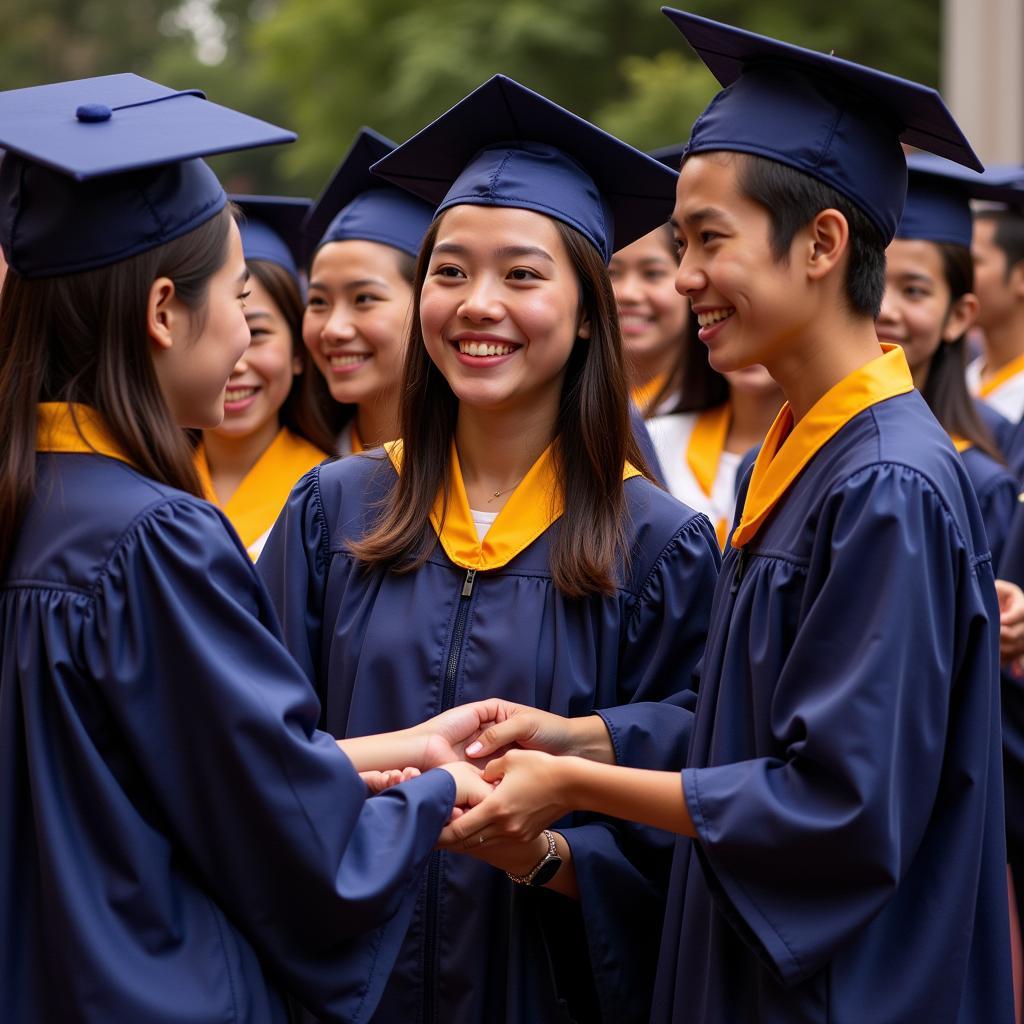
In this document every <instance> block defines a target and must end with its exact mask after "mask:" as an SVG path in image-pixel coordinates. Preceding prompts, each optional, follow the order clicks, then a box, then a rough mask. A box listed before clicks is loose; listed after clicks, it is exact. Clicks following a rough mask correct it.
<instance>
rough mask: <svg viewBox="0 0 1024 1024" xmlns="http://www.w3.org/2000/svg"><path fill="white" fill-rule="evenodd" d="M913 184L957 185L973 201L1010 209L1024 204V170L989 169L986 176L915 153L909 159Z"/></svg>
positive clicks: (1004, 167) (933, 157) (951, 163)
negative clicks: (930, 181) (925, 181)
mask: <svg viewBox="0 0 1024 1024" xmlns="http://www.w3.org/2000/svg"><path fill="white" fill-rule="evenodd" d="M907 169H908V170H909V172H910V177H911V181H913V180H914V178H915V177H923V178H926V179H934V180H936V181H941V182H945V183H953V184H955V185H956V186H958V187H960V188H961V189H962V190H963V192H964V194H965V195H966V196H967V197H968V198H969V199H984V200H985V201H987V202H990V203H1006V204H1007V205H1008V206H1020V205H1022V204H1024V167H1016V166H1002V167H989V168H987V169H986V170H985V172H984V173H982V174H978V173H976V172H975V171H971V170H967V169H966V168H964V167H962V166H960V164H955V163H953V162H951V161H949V160H944V159H943V158H942V157H937V156H932V155H930V154H928V153H913V154H911V155H910V156H908V157H907Z"/></svg>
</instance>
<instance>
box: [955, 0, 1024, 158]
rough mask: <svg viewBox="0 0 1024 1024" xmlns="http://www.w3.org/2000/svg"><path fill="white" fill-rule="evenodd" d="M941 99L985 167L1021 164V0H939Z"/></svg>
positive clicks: (1023, 11) (1023, 134)
mask: <svg viewBox="0 0 1024 1024" xmlns="http://www.w3.org/2000/svg"><path fill="white" fill-rule="evenodd" d="M942 95H943V97H944V98H945V100H946V103H947V104H948V105H949V108H950V109H951V110H952V111H953V114H954V116H955V117H956V118H957V120H958V121H959V122H960V125H961V127H962V128H963V130H964V133H965V134H966V135H967V138H968V139H970V141H971V144H972V145H973V146H974V148H975V150H976V151H977V153H978V155H979V156H980V157H981V159H982V160H983V161H984V162H985V163H986V164H988V163H993V164H995V163H1024V0H942Z"/></svg>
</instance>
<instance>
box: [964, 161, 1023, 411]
mask: <svg viewBox="0 0 1024 1024" xmlns="http://www.w3.org/2000/svg"><path fill="white" fill-rule="evenodd" d="M988 173H989V175H990V176H991V175H992V174H993V173H996V174H997V179H998V180H997V184H1002V185H1012V184H1013V183H1015V182H1016V183H1017V184H1018V185H1019V186H1020V188H1019V198H1018V199H1016V200H1015V198H1014V193H1013V191H1011V190H1010V189H1004V190H1003V192H1004V194H1003V195H1001V196H998V195H997V196H992V197H988V198H990V199H991V200H993V201H994V202H995V203H997V204H998V205H993V206H989V207H986V208H983V209H980V210H979V211H978V212H977V214H976V215H975V219H974V233H973V243H972V254H973V256H974V275H975V290H976V293H977V296H978V303H979V305H978V319H977V324H978V326H979V327H980V328H981V330H982V332H983V335H982V336H983V344H984V350H983V352H982V354H981V355H980V356H979V357H978V358H977V359H975V360H974V361H973V362H972V363H970V365H969V366H968V368H967V383H968V386H969V387H970V389H971V392H972V394H975V395H977V396H978V397H980V398H983V399H985V401H987V402H988V403H989V404H990V405H991V406H992V407H993V408H994V409H996V410H997V411H998V412H1000V413H1001V414H1002V415H1003V416H1005V417H1006V418H1007V419H1008V420H1010V421H1011V422H1012V423H1018V422H1019V421H1020V420H1021V418H1022V415H1024V169H1021V168H1003V169H1000V170H999V171H998V172H992V171H990V172H988Z"/></svg>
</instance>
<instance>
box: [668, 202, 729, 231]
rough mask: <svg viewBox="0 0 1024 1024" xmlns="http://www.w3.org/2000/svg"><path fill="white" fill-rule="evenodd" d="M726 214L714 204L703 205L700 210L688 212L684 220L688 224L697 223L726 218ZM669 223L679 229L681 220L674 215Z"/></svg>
mask: <svg viewBox="0 0 1024 1024" xmlns="http://www.w3.org/2000/svg"><path fill="white" fill-rule="evenodd" d="M724 219H725V214H724V213H723V212H722V211H721V210H716V209H715V207H713V206H702V207H701V208H700V209H699V210H692V211H691V212H690V213H688V214H687V215H686V216H685V217H684V218H683V220H684V221H685V222H686V223H687V224H696V223H698V222H699V221H702V220H724ZM669 224H671V225H672V227H674V228H676V229H677V230H678V228H679V221H678V220H676V218H675V217H673V218H672V219H671V220H670V221H669Z"/></svg>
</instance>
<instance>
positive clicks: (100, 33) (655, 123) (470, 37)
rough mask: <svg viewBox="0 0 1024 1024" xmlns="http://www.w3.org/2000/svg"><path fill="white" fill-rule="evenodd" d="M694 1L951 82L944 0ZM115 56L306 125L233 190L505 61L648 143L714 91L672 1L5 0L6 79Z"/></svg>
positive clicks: (328, 151) (386, 124)
mask: <svg viewBox="0 0 1024 1024" xmlns="http://www.w3.org/2000/svg"><path fill="white" fill-rule="evenodd" d="M680 6H684V7H686V9H687V10H692V11H694V12H695V13H699V14H705V15H707V16H709V17H713V18H717V19H720V20H722V21H727V22H730V23H732V24H736V25H742V26H744V27H746V28H749V29H752V30H753V31H757V32H764V33H767V34H770V35H775V36H778V37H780V38H783V39H787V40H790V41H792V42H795V43H799V44H801V45H804V46H809V47H812V48H814V49H818V50H823V51H826V52H827V51H829V50H835V52H836V53H837V54H838V55H839V56H842V57H847V58H849V59H851V60H858V61H862V62H865V63H869V64H872V65H874V66H876V67H880V68H883V69H885V70H887V71H891V72H893V73H896V74H902V75H907V76H909V77H912V78H916V79H918V80H920V81H924V82H927V83H929V84H936V83H937V79H938V67H939V30H940V17H939V13H940V12H939V6H940V4H939V0H901V2H900V3H893V2H892V0H852V2H851V3H849V4H845V5H839V4H823V3H821V0H689V2H688V3H686V4H683V3H680ZM211 25H212V26H213V28H212V29H211ZM218 48H219V52H218ZM211 61H214V62H213V63H211ZM114 71H136V72H137V73H139V74H143V75H146V76H148V77H152V78H156V79H157V80H159V81H162V82H166V83H167V84H169V85H172V86H176V87H199V88H202V89H205V90H206V92H207V94H208V95H209V96H210V98H211V99H214V100H218V101H220V102H223V103H226V104H228V105H231V106H237V107H239V108H240V109H243V110H246V111H248V112H250V113H252V114H255V115H256V116H260V117H264V118H267V119H268V120H271V121H275V122H276V123H279V124H284V125H287V126H288V127H291V128H294V129H295V130H296V131H298V132H299V135H300V140H299V142H298V143H297V144H296V145H294V146H286V147H281V148H277V149H274V150H268V151H265V152H259V153H250V154H239V155H235V156H229V157H223V158H219V159H218V160H217V161H215V164H216V166H217V168H218V170H219V171H220V173H221V174H222V175H224V176H225V177H226V178H227V180H228V183H229V186H231V187H234V188H236V189H237V190H261V189H262V190H271V189H278V190H282V191H285V192H290V193H293V194H298V193H307V194H315V193H316V192H317V191H319V189H320V187H321V186H322V184H323V182H324V181H325V179H326V177H327V175H328V174H329V173H330V171H331V170H332V168H333V167H334V166H335V164H336V163H337V161H338V159H339V158H340V156H341V155H342V154H343V152H344V150H345V148H346V147H347V145H348V143H349V142H350V140H351V138H352V135H353V134H354V132H355V131H356V129H357V128H358V127H359V126H360V125H362V124H369V125H372V126H373V127H375V128H377V129H378V130H379V131H382V132H384V133H385V134H388V135H391V136H392V137H394V138H397V139H404V138H406V137H408V135H410V134H411V133H413V132H415V131H416V130H417V129H419V128H421V127H422V126H423V125H424V124H426V123H428V122H429V121H430V120H432V119H433V118H434V117H436V116H437V115H439V114H440V113H442V112H443V111H444V110H446V109H447V108H448V107H449V106H450V105H451V104H452V103H454V102H455V101H457V100H458V99H459V98H460V97H461V96H463V95H464V94H465V93H467V92H469V91H470V90H471V89H473V88H474V87H475V86H477V85H479V84H480V83H481V82H482V81H484V80H485V79H486V78H488V77H489V76H490V75H492V74H494V73H496V72H503V73H505V74H508V75H511V76H512V77H513V78H516V79H518V80H520V81H522V82H523V83H524V84H526V85H529V86H531V87H532V88H535V89H538V90H539V91H541V92H543V93H545V94H546V95H548V96H550V97H551V98H552V99H554V100H557V101H558V102H559V103H562V104H564V105H565V106H567V107H569V108H570V109H571V110H574V111H575V112H576V113H578V114H580V115H581V116H583V117H587V118H590V119H592V120H594V121H596V122H597V123H598V124H600V125H602V126H603V127H605V128H607V129H608V130H609V131H612V132H614V133H615V134H617V135H619V136H621V137H622V138H624V139H626V140H627V141H629V142H632V143H633V144H635V145H638V146H642V147H645V148H651V147H654V146H659V145H666V144H668V143H671V142H676V141H681V140H682V139H684V138H685V137H686V136H687V135H688V133H689V129H690V126H691V124H692V123H693V119H694V117H695V116H696V115H697V114H698V113H699V112H700V110H701V109H702V108H703V106H704V105H705V103H706V102H707V100H708V98H709V97H710V96H711V95H713V93H714V90H715V83H714V82H713V80H712V79H711V76H710V75H709V74H708V72H707V71H706V70H705V69H704V67H703V65H702V64H700V63H699V62H698V61H697V60H696V59H695V58H694V56H693V55H692V53H690V51H689V50H688V48H687V47H686V44H685V42H684V41H683V39H682V37H681V36H679V35H678V33H677V32H676V31H675V29H674V28H673V27H672V26H671V25H670V24H669V22H668V21H667V20H666V19H665V18H664V17H663V16H662V15H661V14H660V11H659V4H658V0H445V2H444V3H439V2H438V0H131V2H128V3H118V2H116V0H3V2H2V3H0V88H15V87H18V86H22V85H29V84H35V83H38V82H45V81H56V80H60V79H64V78H72V77H84V76H87V75H96V74H108V73H111V72H114Z"/></svg>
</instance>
